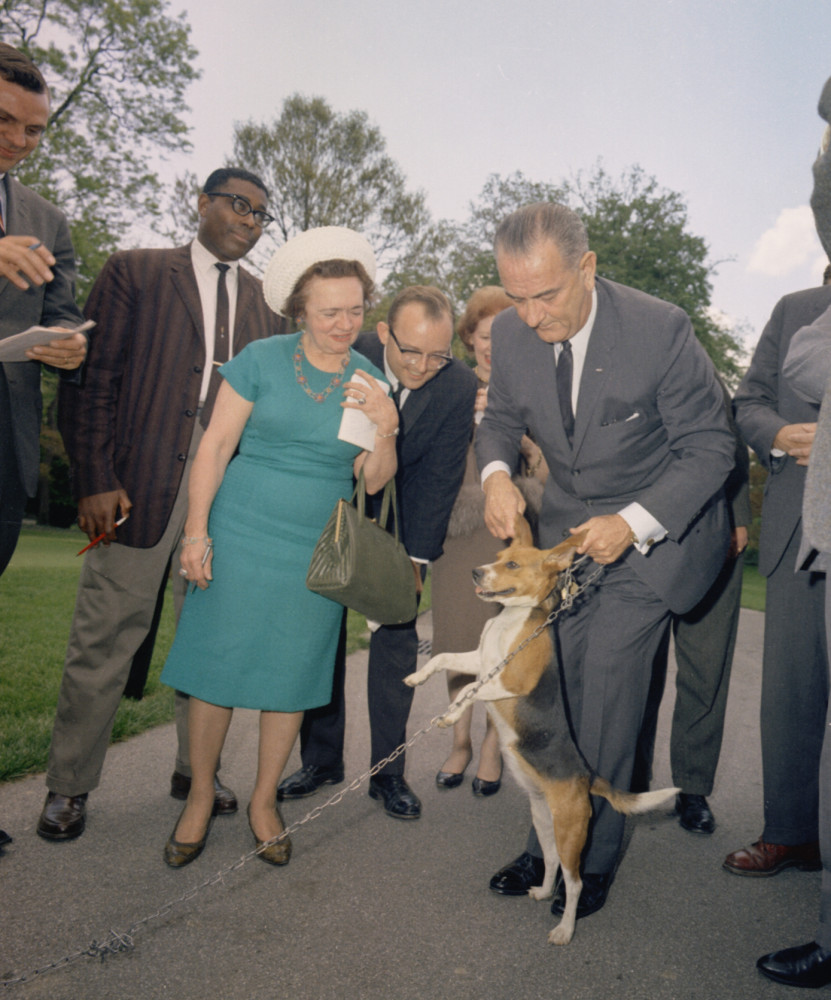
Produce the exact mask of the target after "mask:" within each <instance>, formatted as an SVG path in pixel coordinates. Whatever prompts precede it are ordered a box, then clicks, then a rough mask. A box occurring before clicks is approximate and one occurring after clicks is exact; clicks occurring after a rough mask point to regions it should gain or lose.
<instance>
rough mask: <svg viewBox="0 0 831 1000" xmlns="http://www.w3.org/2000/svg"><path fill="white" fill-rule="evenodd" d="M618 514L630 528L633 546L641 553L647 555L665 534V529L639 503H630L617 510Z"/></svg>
mask: <svg viewBox="0 0 831 1000" xmlns="http://www.w3.org/2000/svg"><path fill="white" fill-rule="evenodd" d="M618 514H620V516H621V517H622V518H623V520H624V521H625V522H626V523H627V524H628V525H629V527H630V528H631V529H632V533H633V534H634V536H635V542H634V545H635V548H636V549H637V550H638V552H640V553H641V555H644V556H645V555H648V554H649V550H650V549H651V548H652V546H653V545H655V544H656V543H657V542H660V541H662V540H663V539H664V538H666V536H667V529H666V528H665V527H664V526H663V525H662V524H661V522H660V521H656V520H655V518H654V517H653V516H652V515H651V514H650V513H649V511H648V510H645V509H644V508H643V507H641V505H640V504H639V503H630V504H629V505H628V506H626V507H624V508H623V510H619V511H618Z"/></svg>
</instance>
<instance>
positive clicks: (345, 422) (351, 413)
mask: <svg viewBox="0 0 831 1000" xmlns="http://www.w3.org/2000/svg"><path fill="white" fill-rule="evenodd" d="M349 381H350V382H358V383H359V384H361V385H366V386H368V385H369V382H367V380H366V379H365V378H363V377H362V376H360V375H357V374H356V375H353V376H352V377H351V378H350V380H349ZM376 381H377V382H378V385H380V386H381V388H382V389H384V391H385V392H386V393H387V394H389V388H390V387H389V386H388V385H387V383H386V382H382V381H381V380H380V379H376ZM376 427H377V424H375V423H373V421H371V420H370V419H369V417H368V416H367V415H366V414H365V413H364V412H363V410H359V409H358V408H357V407H355V406H349V407H347V408H346V409H345V410H344V411H343V416H342V417H341V420H340V430H339V431H338V438H339V440H341V441H348V442H349V443H350V444H355V445H357V446H358V447H359V448H362V449H363V450H364V451H375V430H376Z"/></svg>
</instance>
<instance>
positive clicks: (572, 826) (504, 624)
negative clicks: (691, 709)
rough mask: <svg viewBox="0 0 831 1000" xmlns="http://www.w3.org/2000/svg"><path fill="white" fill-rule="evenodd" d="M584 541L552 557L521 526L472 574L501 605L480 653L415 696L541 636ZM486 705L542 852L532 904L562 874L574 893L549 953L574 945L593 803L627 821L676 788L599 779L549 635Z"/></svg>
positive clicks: (461, 701) (455, 706) (517, 661)
mask: <svg viewBox="0 0 831 1000" xmlns="http://www.w3.org/2000/svg"><path fill="white" fill-rule="evenodd" d="M582 539H583V535H582V534H580V535H575V536H573V537H572V538H569V539H566V541H564V542H561V543H560V544H559V545H557V546H555V547H554V548H553V549H548V550H540V549H537V548H534V546H533V544H532V540H531V529H530V528H529V526H528V523H527V521H525V519H524V518H522V517H518V518H517V524H516V528H515V537H514V538H513V539H512V541H511V544H510V545H509V546H508V548H506V549H503V550H502V551H501V552H500V553H499V554H498V556H497V559H496V562H493V563H490V564H489V565H486V566H480V567H478V568H477V569H474V570H473V582H474V585H475V587H476V593H477V595H478V596H479V597H480V598H481V599H482V600H483V601H493V602H497V603H499V604H501V605H502V610H501V611H500V613H499V614H498V615H496V617H495V618H492V619H490V621H488V622H487V623H486V625H485V627H484V629H483V631H482V638H481V640H480V642H479V647H478V649H475V650H473V651H472V652H469V653H440V654H439V655H438V656H434V657H433V658H432V659H431V660H430V661H429V662H428V663H427V664H426V665H425V666H424V667H422V668H421V669H420V670H417V671H416V672H415V673H413V674H409V675H408V676H407V677H405V678H404V683H405V684H409V685H410V686H411V687H414V686H416V685H418V684H423V683H424V682H425V681H426V680H427V679H428V678H429V677H431V676H432V675H433V674H435V673H438V672H439V671H441V670H455V671H457V672H459V673H462V674H470V675H473V676H475V677H479V678H482V677H485V676H487V675H488V674H489V673H490V672H491V671H492V670H493V668H494V667H495V666H496V665H497V664H499V663H501V662H502V661H503V660H504V659H505V658H506V657H507V656H508V655H509V654H510V653H511V652H512V651H514V650H516V649H517V647H518V646H520V645H521V644H522V643H523V642H524V641H525V640H527V639H528V638H529V636H531V635H532V634H533V632H534V631H535V630H536V629H537V628H538V627H540V626H544V623H545V621H546V619H547V618H548V615H549V614H550V612H551V611H552V610H553V609H554V608H555V607H557V605H558V604H559V603H560V600H561V595H560V593H559V590H558V587H559V585H560V575H561V574H562V573H563V571H564V570H566V569H567V568H568V566H570V565H571V563H572V561H573V559H574V556H575V553H576V549H577V547H578V546H579V545H580V543H581V541H582ZM476 683H477V682H472V683H471V684H468V685H467V686H466V687H464V688H463V689H462V690H461V691H460V692H459V694H458V696H457V697H456V698H455V700H454V701H453V703H452V704H451V705H450V707H449V708H448V710H447V712H446V714H445V715H444V716H443V717H442V719H441V721H440V722H439V725H442V726H450V725H452V724H453V723H454V722H456V721H457V720H458V719H459V717H460V716H461V714H462V712H464V710H465V708H467V706H468V704H470V698H469V697H468V696H466V692H470V691H471V690H472V689H474V688H475V686H476ZM474 697H475V699H476V700H479V701H484V702H485V705H486V708H487V711H488V714H489V715H490V717H491V719H492V720H493V722H494V724H495V726H496V729H497V731H498V733H499V742H500V745H501V748H502V754H503V756H504V758H505V760H506V761H507V763H508V767H509V769H510V771H511V773H512V774H513V776H514V778H515V779H516V780H517V782H518V783H519V784H520V786H521V787H522V788H524V789H525V791H526V792H527V793H528V796H529V798H530V801H531V816H532V819H533V823H534V829H535V830H536V832H537V837H538V838H539V841H540V844H541V845H542V849H543V858H544V861H545V877H544V879H543V883H542V885H540V886H534V887H532V888H530V889H529V890H528V895H529V896H531V898H532V899H547V898H548V897H550V896H551V894H552V891H553V889H554V880H555V877H556V874H557V869H558V867H559V868H562V877H563V881H564V885H565V891H566V904H565V907H564V913H563V918H562V920H561V921H560V923H559V924H558V925H557V926H556V927H554V928H553V929H552V930H551V932H550V933H549V935H548V940H549V942H550V943H551V944H568V943H569V941H571V939H572V937H573V935H574V924H575V921H576V918H577V901H578V899H579V897H580V890H581V888H582V881H581V879H580V855H581V854H582V852H583V847H584V845H585V843H586V836H587V834H588V828H589V820H590V819H591V811H592V809H591V801H590V796H591V795H599V796H602V797H603V798H604V799H607V800H608V802H609V803H610V804H611V805H612V807H613V808H614V809H616V810H617V811H618V812H621V813H625V814H627V815H629V814H634V813H642V812H648V811H649V810H650V809H656V808H658V807H659V806H661V805H663V804H664V803H665V802H667V801H668V800H669V799H671V798H672V796H674V795H675V794H676V792H677V791H678V789H677V788H664V789H661V790H660V791H653V792H645V793H641V794H637V795H636V794H633V793H631V792H623V791H620V790H619V789H617V788H613V787H612V785H610V783H609V782H608V781H606V780H605V779H604V778H601V777H599V776H598V775H596V774H595V773H594V772H593V771H592V769H591V768H590V767H589V765H588V764H587V763H586V761H585V759H584V757H583V755H582V754H581V753H580V750H579V748H578V747H577V745H576V743H575V741H574V739H573V737H572V735H571V730H570V727H569V722H568V718H567V716H566V707H565V703H564V697H563V692H562V688H561V681H560V672H559V667H558V663H557V657H556V653H555V650H554V644H553V641H552V637H551V629H550V628H548V627H543V628H542V631H541V632H540V634H539V635H538V636H537V637H536V638H534V639H533V640H531V641H530V642H529V643H528V644H527V645H526V646H524V647H523V648H522V649H520V650H519V652H517V653H516V655H515V656H513V658H512V659H510V660H509V661H508V663H507V664H505V666H504V667H503V668H502V670H500V671H499V672H498V673H497V674H496V675H495V676H494V677H492V678H491V679H490V680H488V681H486V682H485V683H484V684H483V685H482V686H481V687H480V688H479V690H478V691H476V693H475V696H474Z"/></svg>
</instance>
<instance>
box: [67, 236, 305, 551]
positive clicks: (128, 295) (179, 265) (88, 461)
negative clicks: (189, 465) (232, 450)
mask: <svg viewBox="0 0 831 1000" xmlns="http://www.w3.org/2000/svg"><path fill="white" fill-rule="evenodd" d="M84 312H85V313H86V315H87V316H88V317H89V318H90V319H94V320H95V321H96V326H95V328H94V330H93V331H92V334H91V337H90V345H89V353H88V355H87V362H86V371H85V377H84V383H83V386H82V387H80V388H79V387H76V386H71V385H62V386H61V388H60V396H59V409H58V422H59V426H60V429H61V433H62V434H63V438H64V443H65V445H66V450H67V453H68V455H69V459H70V467H71V474H72V484H73V492H74V495H75V498H76V499H79V498H81V497H85V496H92V495H93V494H96V493H105V492H108V491H110V490H117V489H119V488H123V489H124V490H126V492H127V495H128V496H129V497H130V499H131V501H132V502H133V509H132V511H131V514H130V518H129V520H128V521H127V522H126V524H125V525H124V526H123V527H121V528H119V531H118V540H119V542H121V543H123V544H125V545H131V546H135V547H137V548H149V547H150V546H152V545H155V544H156V543H157V542H158V541H159V539H160V538H161V536H162V534H163V533H164V530H165V527H166V526H167V522H168V520H169V518H170V513H171V510H172V509H173V503H174V501H175V499H176V494H177V493H178V490H179V485H180V483H181V480H182V473H183V472H184V469H185V461H186V458H187V453H188V448H189V446H190V440H191V436H192V434H193V429H194V425H195V421H196V419H197V408H198V405H199V391H200V387H201V383H202V372H203V369H204V366H205V340H204V330H203V320H202V305H201V302H200V299H199V291H198V287H197V284H196V276H195V274H194V271H193V266H192V264H191V256H190V247H189V246H184V247H178V248H176V249H173V250H124V251H120V252H118V253H115V254H113V255H112V257H110V258H109V260H108V261H107V263H106V264H105V265H104V268H103V270H102V271H101V274H100V275H99V276H98V279H97V280H96V282H95V285H94V286H93V288H92V291H91V292H90V295H89V299H88V300H87V303H86V307H85V309H84ZM284 324H285V321H284V320H283V319H282V318H281V317H279V316H277V315H276V314H275V313H273V312H272V311H271V310H270V309H269V308H268V306H267V305H266V303H265V299H264V298H263V292H262V283H261V282H260V281H259V280H258V279H257V278H255V277H254V276H253V275H251V274H250V273H248V272H247V271H245V270H243V268H240V270H239V285H238V292H237V306H236V318H235V323H234V353H235V354H237V353H239V351H241V350H242V348H243V347H245V345H246V344H248V343H250V342H251V341H252V340H258V339H260V338H261V337H268V336H271V335H272V334H277V333H283V332H285V325H284Z"/></svg>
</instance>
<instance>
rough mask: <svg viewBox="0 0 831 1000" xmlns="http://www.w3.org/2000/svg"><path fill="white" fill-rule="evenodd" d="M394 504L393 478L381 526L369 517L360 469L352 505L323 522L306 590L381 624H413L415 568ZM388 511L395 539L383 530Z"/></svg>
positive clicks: (343, 505) (342, 504)
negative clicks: (402, 536) (402, 540)
mask: <svg viewBox="0 0 831 1000" xmlns="http://www.w3.org/2000/svg"><path fill="white" fill-rule="evenodd" d="M356 499H357V506H356V504H355V500H356ZM395 500H396V497H395V478H393V479H391V480H390V481H389V482H388V483H387V485H386V486H385V487H384V496H383V500H382V502H381V516H380V519H379V522H378V523H376V522H375V521H373V520H371V519H370V518H368V517H367V516H366V513H365V511H366V483H365V482H364V474H363V470H361V472H360V474H359V476H358V483H357V485H356V487H355V491H354V492H353V494H352V500H351V501H346V500H344V499H343V498H341V499H340V500H338V502H337V504H336V505H335V509H334V510H333V511H332V514H331V516H330V518H329V520H328V521H327V522H326V527H325V528H324V529H323V532H322V533H321V536H320V538H319V539H318V541H317V545H316V546H315V550H314V552H313V553H312V559H311V562H310V563H309V571H308V573H307V574H306V586H307V587H308V588H309V590H313V591H314V592H315V593H316V594H320V595H321V596H322V597H328V598H329V600H331V601H337V602H338V604H344V605H346V607H347V608H352V609H353V611H359V612H360V613H361V614H362V615H366V617H367V618H369V619H370V620H371V621H375V622H379V623H380V624H381V625H400V624H402V623H403V622H408V621H412V619H413V618H415V616H416V610H417V607H418V602H417V599H416V584H415V571H414V570H413V564H412V562H411V561H410V557H409V556H408V555H407V550H406V549H405V548H404V546H403V545H402V544H401V542H400V541H399V539H398V508H397V506H396V502H395ZM390 509H392V516H393V522H394V533H393V534H390V533H389V532H388V531H387V530H386V525H387V523H388V521H389V516H390Z"/></svg>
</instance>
